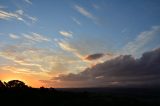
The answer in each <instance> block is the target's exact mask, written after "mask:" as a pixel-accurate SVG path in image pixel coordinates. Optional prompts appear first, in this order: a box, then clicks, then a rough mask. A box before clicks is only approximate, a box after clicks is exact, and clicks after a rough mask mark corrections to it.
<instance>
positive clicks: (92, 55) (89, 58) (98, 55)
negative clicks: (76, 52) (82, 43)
mask: <svg viewBox="0 0 160 106" xmlns="http://www.w3.org/2000/svg"><path fill="white" fill-rule="evenodd" d="M103 56H104V54H103V53H96V54H91V55H87V56H86V57H85V58H84V59H85V60H96V59H99V58H101V57H103Z"/></svg>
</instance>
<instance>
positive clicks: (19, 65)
mask: <svg viewBox="0 0 160 106" xmlns="http://www.w3.org/2000/svg"><path fill="white" fill-rule="evenodd" d="M12 79H19V80H22V81H24V82H25V83H26V84H28V85H30V86H32V87H40V86H45V87H108V86H130V85H131V86H138V85H152V84H154V85H160V1H159V0H0V80H2V81H9V80H12Z"/></svg>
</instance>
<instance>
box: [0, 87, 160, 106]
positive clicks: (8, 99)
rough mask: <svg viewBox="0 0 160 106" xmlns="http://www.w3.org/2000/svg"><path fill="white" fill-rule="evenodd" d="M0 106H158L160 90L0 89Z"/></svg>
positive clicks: (159, 103) (159, 105) (159, 104)
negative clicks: (1, 105) (15, 105)
mask: <svg viewBox="0 0 160 106" xmlns="http://www.w3.org/2000/svg"><path fill="white" fill-rule="evenodd" d="M0 101H1V104H3V103H5V105H7V104H12V105H14V104H17V105H18V104H20V105H22V106H23V105H33V104H35V105H36V106H37V105H44V106H90V105H91V106H92V105H96V106H104V105H105V106H137V105H138V106H139V105H140V106H160V90H159V89H158V88H157V89H154V88H152V89H151V88H150V89H142V88H134V89H133V88H87V89H52V88H50V89H47V88H40V89H36V88H10V89H6V88H5V89H0Z"/></svg>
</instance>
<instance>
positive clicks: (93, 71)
mask: <svg viewBox="0 0 160 106" xmlns="http://www.w3.org/2000/svg"><path fill="white" fill-rule="evenodd" d="M159 63H160V48H158V49H155V50H153V51H150V52H146V53H144V54H143V55H142V57H141V58H139V59H135V58H134V57H132V56H131V55H121V56H118V57H116V58H114V59H112V60H109V61H105V62H104V63H100V64H97V65H95V66H93V67H91V68H87V69H85V70H84V71H82V72H80V73H78V74H72V73H70V74H66V75H65V74H62V75H59V76H58V77H53V78H52V81H59V83H60V84H62V83H63V84H65V82H66V83H67V84H69V85H66V86H73V87H82V86H83V87H106V86H141V85H158V86H160V71H159V70H160V65H159ZM68 82H69V83H68ZM56 83H57V84H58V82H56Z"/></svg>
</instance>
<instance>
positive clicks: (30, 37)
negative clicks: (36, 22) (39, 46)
mask: <svg viewBox="0 0 160 106" xmlns="http://www.w3.org/2000/svg"><path fill="white" fill-rule="evenodd" d="M23 36H24V38H26V39H28V40H31V41H35V42H42V41H46V42H48V41H50V40H49V39H48V38H47V37H45V36H44V35H41V34H38V33H34V32H32V33H31V34H23Z"/></svg>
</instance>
